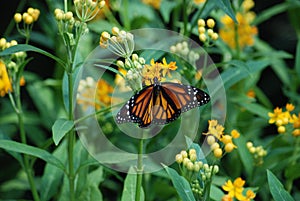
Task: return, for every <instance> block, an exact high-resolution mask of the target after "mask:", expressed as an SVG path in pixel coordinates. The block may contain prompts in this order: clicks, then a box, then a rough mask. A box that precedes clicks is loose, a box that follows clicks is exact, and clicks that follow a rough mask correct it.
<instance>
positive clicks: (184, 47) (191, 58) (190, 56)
mask: <svg viewBox="0 0 300 201" xmlns="http://www.w3.org/2000/svg"><path fill="white" fill-rule="evenodd" d="M170 51H171V53H174V54H178V55H179V56H181V57H183V58H184V59H185V60H187V61H188V62H189V63H190V64H191V65H193V66H195V64H196V61H197V60H198V59H199V57H200V55H199V53H197V52H195V51H194V50H192V49H190V48H189V46H188V43H187V42H186V41H183V42H181V43H177V44H176V45H172V46H171V47H170Z"/></svg>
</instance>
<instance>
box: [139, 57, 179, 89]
mask: <svg viewBox="0 0 300 201" xmlns="http://www.w3.org/2000/svg"><path fill="white" fill-rule="evenodd" d="M176 69H177V66H176V62H173V61H171V62H170V63H169V64H168V63H167V61H166V59H165V58H163V60H162V63H160V62H154V59H151V61H150V65H148V64H145V65H144V68H143V69H142V77H143V83H144V84H145V85H151V84H153V83H154V80H153V79H154V78H157V79H158V81H163V80H165V76H166V74H168V76H169V77H171V74H170V71H171V70H172V71H174V70H176Z"/></svg>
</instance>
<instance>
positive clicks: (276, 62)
mask: <svg viewBox="0 0 300 201" xmlns="http://www.w3.org/2000/svg"><path fill="white" fill-rule="evenodd" d="M255 48H257V49H258V50H259V51H260V52H262V53H268V54H269V53H271V54H273V53H274V52H277V50H274V49H273V48H272V47H271V46H270V45H269V44H268V43H266V42H264V41H262V40H259V39H258V38H257V39H256V42H255ZM267 60H268V61H269V63H270V65H271V67H272V69H273V70H274V72H275V73H276V74H277V76H278V77H279V78H280V80H281V81H282V82H283V83H284V85H286V86H290V85H291V80H290V77H289V73H288V69H289V68H288V67H287V65H286V64H285V62H284V60H283V59H281V58H277V57H273V56H271V55H270V56H268V57H267Z"/></svg>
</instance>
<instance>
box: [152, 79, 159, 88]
mask: <svg viewBox="0 0 300 201" xmlns="http://www.w3.org/2000/svg"><path fill="white" fill-rule="evenodd" d="M153 83H154V86H157V85H160V82H159V80H158V78H157V77H154V78H153Z"/></svg>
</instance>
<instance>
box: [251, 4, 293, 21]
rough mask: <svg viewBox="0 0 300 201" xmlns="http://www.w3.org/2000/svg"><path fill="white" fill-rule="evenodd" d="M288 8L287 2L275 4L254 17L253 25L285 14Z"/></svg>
mask: <svg viewBox="0 0 300 201" xmlns="http://www.w3.org/2000/svg"><path fill="white" fill-rule="evenodd" d="M289 6H290V5H289V3H288V2H284V3H281V4H276V5H274V6H273V7H270V8H268V9H265V10H263V11H262V12H260V13H259V14H258V15H257V16H256V18H255V19H254V22H253V24H254V25H258V24H260V23H262V22H264V21H266V20H268V19H270V18H271V17H273V16H274V15H277V14H279V13H282V12H285V11H286V10H287V9H288V8H289Z"/></svg>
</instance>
